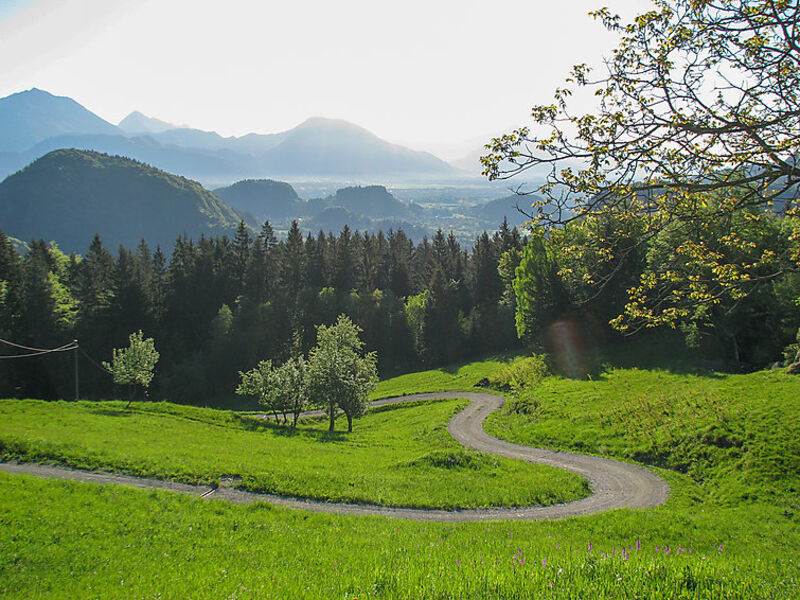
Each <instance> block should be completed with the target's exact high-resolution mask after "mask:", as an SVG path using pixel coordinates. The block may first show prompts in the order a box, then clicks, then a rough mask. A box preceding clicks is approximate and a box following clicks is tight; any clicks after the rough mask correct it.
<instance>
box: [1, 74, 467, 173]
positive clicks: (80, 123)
mask: <svg viewBox="0 0 800 600" xmlns="http://www.w3.org/2000/svg"><path fill="white" fill-rule="evenodd" d="M6 129H7V130H8V131H10V132H11V135H6V134H5V133H4V136H3V138H2V144H0V177H3V176H6V175H8V174H10V173H13V172H15V171H16V170H18V169H20V168H22V167H23V166H25V165H27V164H30V162H32V161H33V160H35V159H37V158H39V157H41V156H43V155H44V154H46V153H47V152H49V151H51V150H55V149H59V148H69V147H75V148H82V149H87V150H95V151H99V152H104V153H111V154H121V155H125V156H130V157H131V158H134V159H136V160H139V161H142V162H145V163H147V164H150V165H153V166H155V167H158V168H161V169H165V170H168V171H171V172H175V173H178V174H180V175H183V176H186V177H192V178H201V179H206V180H211V179H217V180H224V179H228V180H236V179H241V178H252V179H257V178H275V177H285V176H304V177H339V178H341V179H342V180H347V179H352V178H357V177H363V176H390V175H403V176H413V175H420V176H453V175H455V174H457V173H458V170H457V169H455V168H454V167H453V166H451V165H449V164H448V163H446V162H445V161H443V160H441V159H439V158H437V157H436V156H434V155H433V154H430V153H427V152H422V151H417V150H412V149H410V148H406V147H404V146H399V145H397V144H392V143H390V142H388V141H386V140H383V139H381V138H379V137H378V136H376V135H375V134H373V133H372V132H370V131H368V130H367V129H365V128H363V127H361V126H359V125H356V124H354V123H350V122H348V121H343V120H341V119H329V118H326V117H310V118H308V119H306V120H305V121H303V122H302V123H300V124H299V125H297V126H295V127H294V128H292V129H289V130H286V131H283V132H279V133H272V134H259V133H250V134H246V135H243V136H240V137H223V136H221V135H219V134H218V133H216V132H210V131H203V130H200V129H193V128H188V127H175V126H173V125H172V124H170V123H167V122H166V121H161V120H159V119H154V118H152V117H148V116H145V115H143V114H142V113H140V112H138V111H134V112H132V113H130V114H129V115H128V116H127V117H125V118H124V119H122V121H120V124H119V126H117V125H113V124H111V123H109V122H107V121H105V120H103V119H102V118H100V117H99V116H97V115H95V114H94V113H92V112H91V111H89V110H88V109H86V108H84V107H83V106H81V105H80V104H78V103H77V102H75V101H74V100H72V99H70V98H68V97H66V96H55V95H53V94H50V93H49V92H45V91H43V90H38V89H36V88H33V89H32V90H27V91H24V92H18V93H16V94H12V95H11V96H7V97H6V98H3V99H0V131H4V132H5V130H6Z"/></svg>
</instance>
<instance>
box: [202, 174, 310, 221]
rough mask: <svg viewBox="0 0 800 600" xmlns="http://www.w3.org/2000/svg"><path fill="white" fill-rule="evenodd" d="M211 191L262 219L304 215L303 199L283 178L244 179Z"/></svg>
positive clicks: (237, 208)
mask: <svg viewBox="0 0 800 600" xmlns="http://www.w3.org/2000/svg"><path fill="white" fill-rule="evenodd" d="M214 193H215V194H216V195H217V196H218V197H219V198H221V199H222V200H224V201H225V202H227V203H228V204H229V205H230V206H232V207H233V208H235V209H236V210H240V211H247V212H249V213H250V214H252V215H253V216H254V217H255V218H256V219H258V220H259V221H260V222H263V221H265V220H266V219H272V220H273V221H274V220H276V219H291V218H297V217H301V216H304V214H305V210H306V209H305V202H303V200H301V199H300V198H299V197H298V196H297V192H296V191H295V190H294V188H293V187H292V186H291V185H289V184H288V183H285V182H283V181H273V180H272V179H245V180H243V181H237V182H236V183H234V184H233V185H229V186H228V187H223V188H218V189H216V190H214Z"/></svg>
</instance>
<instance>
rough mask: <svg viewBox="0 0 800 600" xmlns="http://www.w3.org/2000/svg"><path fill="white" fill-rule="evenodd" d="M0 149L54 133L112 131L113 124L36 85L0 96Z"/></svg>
mask: <svg viewBox="0 0 800 600" xmlns="http://www.w3.org/2000/svg"><path fill="white" fill-rule="evenodd" d="M0 131H2V132H3V133H2V136H0V151H7V152H19V151H21V150H27V149H28V148H31V147H33V146H34V145H35V144H37V143H39V142H41V141H43V140H45V139H47V138H50V137H55V136H58V135H64V134H72V133H81V134H87V133H88V134H115V133H118V130H117V128H116V127H115V126H114V125H112V124H111V123H109V122H107V121H105V120H104V119H101V118H100V117H98V116H97V115H96V114H94V113H93V112H91V111H90V110H87V109H86V108H84V107H83V106H81V105H80V104H78V103H77V102H75V100H73V99H72V98H69V97H67V96H55V95H53V94H51V93H50V92H47V91H45V90H41V89H39V88H31V89H29V90H25V91H23V92H17V93H16V94H11V95H10V96H6V97H5V98H0Z"/></svg>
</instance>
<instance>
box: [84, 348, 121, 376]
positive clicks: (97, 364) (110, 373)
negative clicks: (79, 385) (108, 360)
mask: <svg viewBox="0 0 800 600" xmlns="http://www.w3.org/2000/svg"><path fill="white" fill-rule="evenodd" d="M78 350H80V352H81V354H83V355H84V356H85V357H86V358H87V360H88V361H89V362H90V363H92V364H93V365H94V366H95V367H97V368H98V369H100V370H101V371H105V372H106V373H108V374H109V375H113V374H114V373H113V372H111V371H109V370H108V369H106V368H105V367H104V366H103V365H101V364H99V363H98V362H97V361H96V360H95V359H93V358H92V357H91V356H89V355H88V354H86V350H84V349H83V348H78Z"/></svg>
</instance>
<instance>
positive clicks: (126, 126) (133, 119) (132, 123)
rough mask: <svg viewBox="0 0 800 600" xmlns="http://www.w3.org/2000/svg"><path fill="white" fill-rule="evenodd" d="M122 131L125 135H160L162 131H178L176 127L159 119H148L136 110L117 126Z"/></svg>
mask: <svg viewBox="0 0 800 600" xmlns="http://www.w3.org/2000/svg"><path fill="white" fill-rule="evenodd" d="M117 127H119V128H120V129H122V131H124V132H125V133H131V134H134V133H161V132H162V131H168V130H170V129H178V126H177V125H173V124H172V123H167V122H166V121H162V120H161V119H156V118H153V117H148V116H147V115H145V114H143V113H141V112H139V111H138V110H135V111H133V112H132V113H131V114H129V115H128V116H127V117H125V118H124V119H122V121H120V122H119V124H118V125H117Z"/></svg>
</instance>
